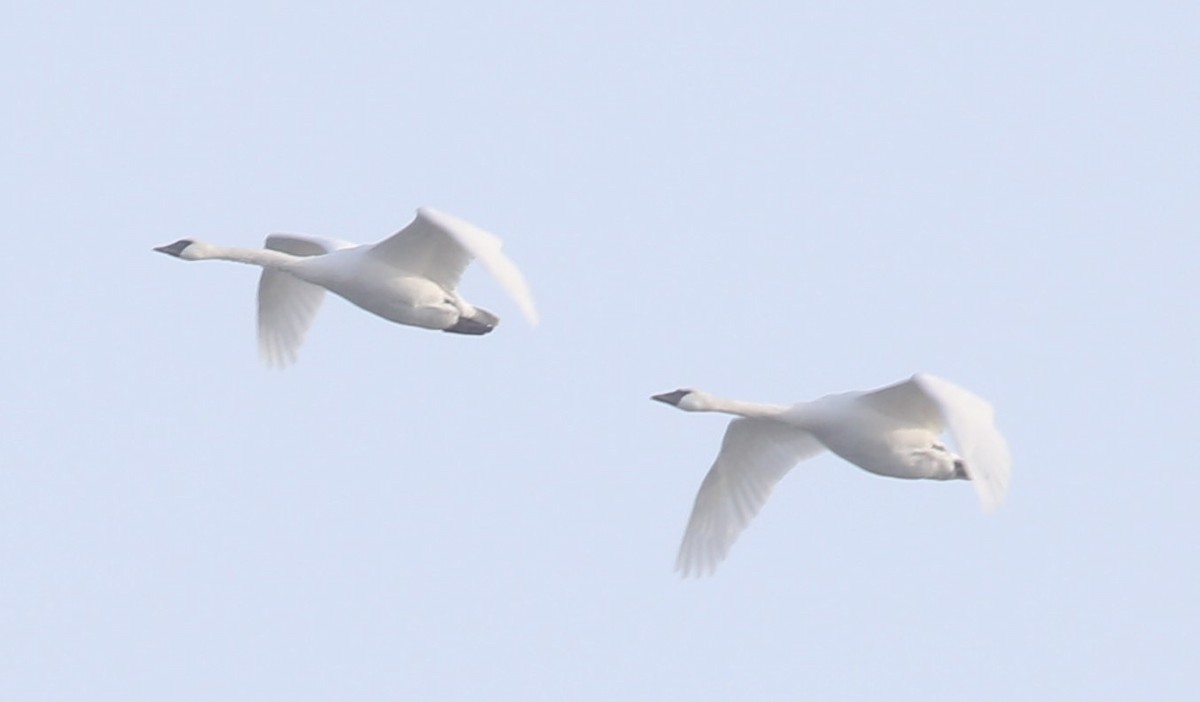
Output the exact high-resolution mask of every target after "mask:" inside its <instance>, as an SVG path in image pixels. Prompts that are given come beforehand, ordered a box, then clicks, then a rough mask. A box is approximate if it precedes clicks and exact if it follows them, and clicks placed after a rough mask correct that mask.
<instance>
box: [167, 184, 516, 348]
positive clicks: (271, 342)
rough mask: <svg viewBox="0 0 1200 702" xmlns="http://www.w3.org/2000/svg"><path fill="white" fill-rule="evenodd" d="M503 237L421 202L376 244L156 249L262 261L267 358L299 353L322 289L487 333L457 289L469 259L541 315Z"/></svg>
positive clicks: (402, 316)
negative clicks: (398, 227) (414, 213)
mask: <svg viewBox="0 0 1200 702" xmlns="http://www.w3.org/2000/svg"><path fill="white" fill-rule="evenodd" d="M500 245H501V242H500V239H498V238H496V237H495V236H493V235H492V234H489V233H488V232H485V231H483V230H482V229H480V228H478V227H476V226H474V225H472V224H469V223H468V222H464V221H463V220H461V219H458V218H457V217H454V216H452V215H449V214H446V213H444V212H438V211H437V210H433V209H430V208H427V207H422V208H419V209H418V210H417V217H416V219H415V220H413V222H412V223H411V224H409V225H408V226H407V227H405V228H404V229H401V230H400V231H399V232H397V233H396V234H394V235H392V236H390V237H388V238H387V239H384V240H383V241H381V242H379V243H377V244H371V245H359V244H353V243H350V242H347V241H338V240H333V239H320V238H316V237H308V236H297V235H294V234H272V235H270V236H268V237H267V241H266V244H265V248H262V249H243V248H234V247H226V246H216V245H214V244H209V243H206V242H203V241H197V240H195V239H180V240H179V241H176V242H175V243H173V244H168V245H166V246H159V247H156V248H155V249H154V250H155V251H160V252H162V253H165V254H168V255H171V256H175V257H176V258H181V259H183V260H185V261H203V260H222V261H236V262H238V263H249V264H252V265H256V266H262V269H263V272H262V277H260V278H259V280H258V349H259V354H260V355H261V356H262V358H263V360H264V361H265V362H266V363H267V364H268V365H271V366H285V365H288V364H290V363H294V362H295V361H296V355H297V351H298V350H299V348H300V344H301V343H302V342H303V341H304V335H305V333H306V332H307V331H308V328H309V327H310V326H311V325H312V321H313V318H314V317H315V316H316V314H317V309H318V308H319V307H320V305H321V300H322V299H323V298H324V297H325V291H326V290H329V291H330V292H333V293H336V294H338V295H340V296H342V297H344V298H345V299H347V300H349V301H350V302H352V303H354V304H355V305H358V306H359V307H361V308H363V309H364V310H366V311H368V312H372V313H374V314H377V315H379V316H380V317H383V318H384V319H387V320H390V321H393V322H396V323H398V324H406V325H409V326H414V327H424V328H426V329H440V330H442V331H446V332H453V333H456V334H475V335H478V334H487V333H488V332H490V331H492V329H493V328H495V326H496V324H497V323H498V322H499V321H500V319H499V317H497V316H496V315H494V314H492V313H491V312H488V311H487V310H484V309H481V308H479V307H475V306H473V305H471V304H470V303H468V302H467V301H466V300H464V299H463V298H462V296H461V295H459V294H458V291H457V290H456V288H457V287H458V281H459V278H460V277H461V276H462V273H463V271H464V270H466V268H467V265H468V264H470V263H471V260H472V259H479V261H480V262H481V263H482V264H483V266H484V268H486V269H488V271H489V272H491V274H492V275H493V276H494V277H495V278H496V280H497V281H499V283H500V285H501V286H502V287H503V288H504V290H505V291H506V292H507V293H508V294H509V296H510V297H512V299H513V300H514V301H515V302H516V303H517V307H518V308H520V310H521V312H522V313H523V314H524V316H525V318H526V319H527V320H528V321H529V323H530V325H531V326H536V325H537V321H538V315H537V311H536V310H535V309H534V306H533V298H532V296H531V295H530V293H529V286H528V285H526V284H525V279H524V277H523V276H522V275H521V271H520V270H518V269H517V267H516V265H514V264H513V262H512V261H510V260H509V259H508V257H507V256H505V255H504V254H503V253H501V251H500Z"/></svg>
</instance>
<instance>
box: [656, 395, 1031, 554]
mask: <svg viewBox="0 0 1200 702" xmlns="http://www.w3.org/2000/svg"><path fill="white" fill-rule="evenodd" d="M651 399H654V400H658V401H659V402H665V403H667V404H669V405H674V406H675V407H678V408H679V409H681V410H685V411H688V412H724V413H725V414H733V415H737V416H738V417H739V418H738V419H734V420H733V421H731V422H730V423H729V427H728V428H727V429H726V430H725V438H724V440H723V441H722V442H721V450H720V452H719V453H718V454H717V460H716V462H715V463H713V466H712V468H711V469H710V470H709V471H708V475H706V476H705V477H704V482H702V483H701V484H700V491H699V493H698V494H697V495H696V502H695V504H694V505H693V506H692V516H691V517H690V518H689V519H688V525H687V529H686V530H685V531H684V534H683V543H682V544H681V545H680V547H679V556H678V559H677V560H676V562H675V569H676V570H677V571H679V572H680V573H681V574H682V575H683V576H684V577H688V576H692V575H709V574H711V573H713V572H714V571H715V570H716V568H717V564H718V563H720V562H721V561H722V560H724V559H725V556H726V555H728V553H729V549H730V548H731V547H732V546H733V543H734V542H735V541H736V540H737V538H738V536H739V535H740V534H741V533H742V531H743V530H744V529H745V528H746V526H747V525H748V524H749V523H750V520H751V519H753V518H754V515H756V514H757V513H758V511H759V509H761V508H762V506H763V503H765V502H766V501H767V497H768V496H769V495H770V494H771V490H772V489H773V488H774V487H775V484H776V483H778V482H779V481H780V480H781V479H782V478H783V476H784V475H786V474H787V472H788V471H789V470H791V469H792V467H793V466H795V465H796V464H797V463H799V462H800V461H802V460H804V459H806V458H810V457H812V456H814V455H816V454H818V453H820V452H821V451H823V450H826V449H828V450H829V451H832V452H833V453H835V454H837V455H838V456H841V457H842V458H844V459H845V460H847V461H850V462H851V463H853V464H854V465H856V466H858V467H860V468H862V469H864V470H867V471H869V472H871V473H875V474H878V475H885V476H889V477H893V478H909V479H920V478H925V479H930V480H960V479H961V480H970V481H971V482H972V483H974V485H975V491H976V492H977V493H978V494H979V499H980V500H981V501H982V503H983V507H984V509H985V510H987V511H991V510H993V509H995V508H996V507H997V506H999V504H1000V502H1001V501H1003V499H1004V495H1005V493H1006V492H1007V491H1008V476H1009V470H1010V463H1011V461H1010V458H1009V453H1008V445H1007V444H1006V443H1005V441H1004V437H1002V436H1001V435H1000V433H999V432H998V431H997V430H996V427H995V426H994V425H993V423H992V406H991V405H989V404H988V403H987V402H986V401H984V400H983V399H981V398H979V397H978V396H976V395H974V394H972V393H971V392H968V391H967V390H964V389H963V388H960V387H959V386H957V385H955V384H953V383H951V382H949V381H947V380H942V379H941V378H937V377H934V376H932V375H927V374H923V373H922V374H917V375H914V376H913V377H912V378H910V379H908V380H905V381H904V382H901V383H896V384H895V385H889V386H887V387H884V388H880V389H878V390H871V391H867V392H847V393H840V394H837V395H828V396H826V397H822V398H820V399H818V400H815V401H812V402H801V403H798V404H795V405H791V406H786V405H768V404H760V403H756V402H740V401H737V400H725V399H721V398H719V397H714V396H712V395H709V394H708V393H705V392H701V391H699V390H676V391H674V392H668V393H663V394H661V395H654V396H653V397H652V398H651ZM943 430H946V432H947V433H949V435H950V438H951V439H953V441H954V445H955V448H956V449H957V450H958V452H959V453H958V454H955V453H953V452H951V451H950V449H948V448H947V447H946V445H945V444H943V443H942V442H941V441H940V440H939V438H938V437H939V434H941V433H942V431H943Z"/></svg>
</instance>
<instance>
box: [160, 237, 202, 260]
mask: <svg viewBox="0 0 1200 702" xmlns="http://www.w3.org/2000/svg"><path fill="white" fill-rule="evenodd" d="M196 248H197V247H196V242H195V241H192V240H191V239H180V240H179V241H177V242H175V243H174V244H167V245H166V246H155V247H154V250H155V251H158V252H160V253H165V254H169V255H171V256H174V257H175V258H183V259H190V258H193V256H192V255H190V254H194V253H196V251H195V250H194V249H196ZM189 249H193V251H190V252H189Z"/></svg>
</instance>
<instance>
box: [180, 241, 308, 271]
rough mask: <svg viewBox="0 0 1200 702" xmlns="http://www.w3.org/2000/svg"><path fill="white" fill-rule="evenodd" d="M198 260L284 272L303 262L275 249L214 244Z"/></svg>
mask: <svg viewBox="0 0 1200 702" xmlns="http://www.w3.org/2000/svg"><path fill="white" fill-rule="evenodd" d="M196 258H197V260H199V259H215V260H221V261H234V262H235V263H248V264H250V265H252V266H262V267H264V268H281V269H284V270H287V269H289V268H291V267H293V266H294V265H295V264H296V262H298V261H300V260H302V258H301V257H300V256H293V255H292V254H288V253H284V252H282V251H275V250H273V249H243V248H239V247H237V246H214V245H212V244H209V245H208V246H207V247H206V248H205V250H204V252H203V253H202V254H201V255H199V256H197V257H196Z"/></svg>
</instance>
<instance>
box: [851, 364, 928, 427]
mask: <svg viewBox="0 0 1200 702" xmlns="http://www.w3.org/2000/svg"><path fill="white" fill-rule="evenodd" d="M915 377H916V376H914V377H913V378H910V379H908V380H905V381H903V382H900V383H896V384H895V385H888V386H887V387H883V388H879V389H878V390H872V391H870V392H865V393H863V394H862V395H860V396H859V397H858V401H859V402H862V403H865V404H866V405H867V406H869V407H870V408H871V409H873V410H875V411H876V412H878V413H880V414H882V415H885V416H887V417H889V418H891V419H893V420H895V421H896V422H898V423H900V424H902V425H904V426H911V427H923V428H925V429H929V430H930V431H932V432H934V433H940V432H941V431H942V429H943V427H944V426H945V421H944V419H943V415H942V408H941V406H940V405H939V404H938V402H937V400H936V399H934V397H933V396H932V395H930V394H929V392H928V391H926V390H925V389H924V388H923V387H922V386H921V385H920V384H919V383H918V382H916V380H915Z"/></svg>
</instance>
